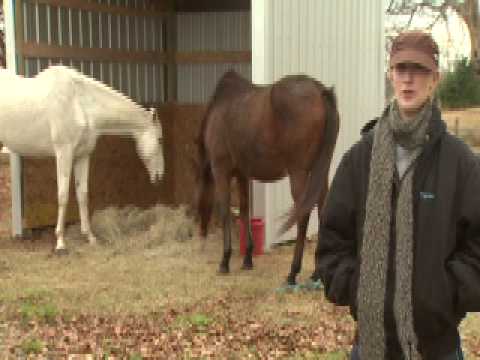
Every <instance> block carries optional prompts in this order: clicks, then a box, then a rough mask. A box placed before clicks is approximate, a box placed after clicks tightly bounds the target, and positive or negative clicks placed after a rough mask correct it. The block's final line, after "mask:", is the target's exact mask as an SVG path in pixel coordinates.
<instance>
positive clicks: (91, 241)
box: [88, 235, 97, 245]
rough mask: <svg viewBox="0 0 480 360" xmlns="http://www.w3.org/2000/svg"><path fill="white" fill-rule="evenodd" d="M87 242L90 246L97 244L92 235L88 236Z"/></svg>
mask: <svg viewBox="0 0 480 360" xmlns="http://www.w3.org/2000/svg"><path fill="white" fill-rule="evenodd" d="M88 242H89V244H90V245H95V244H96V243H97V238H96V237H95V236H93V235H89V236H88Z"/></svg>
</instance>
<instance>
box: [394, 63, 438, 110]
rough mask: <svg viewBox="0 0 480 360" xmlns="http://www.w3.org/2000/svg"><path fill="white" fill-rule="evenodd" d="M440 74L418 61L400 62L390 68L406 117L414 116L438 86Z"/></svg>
mask: <svg viewBox="0 0 480 360" xmlns="http://www.w3.org/2000/svg"><path fill="white" fill-rule="evenodd" d="M439 78H440V75H439V73H438V72H437V71H431V70H430V69H427V68H425V67H423V66H421V65H419V64H416V63H408V62H405V63H399V64H396V65H395V66H393V67H392V68H391V69H390V81H391V82H392V86H393V90H394V94H395V98H396V100H397V103H398V107H399V110H400V113H401V115H402V116H403V117H405V118H411V117H414V116H415V115H416V114H417V113H418V112H419V111H420V109H421V108H422V107H423V105H424V104H425V102H426V101H427V100H428V99H429V98H430V97H431V96H432V95H433V93H434V92H435V89H436V88H437V85H438V82H439Z"/></svg>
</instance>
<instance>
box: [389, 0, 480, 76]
mask: <svg viewBox="0 0 480 360" xmlns="http://www.w3.org/2000/svg"><path fill="white" fill-rule="evenodd" d="M386 1H388V5H387V15H410V20H409V21H408V23H407V26H406V28H408V27H409V26H410V24H411V22H412V20H413V18H414V16H417V15H422V14H425V12H429V13H430V14H433V15H434V16H433V17H432V21H431V22H430V24H429V25H427V28H430V29H431V28H432V27H433V26H434V25H435V23H436V22H438V20H439V19H443V20H445V22H446V23H447V24H448V16H447V14H448V11H455V12H456V13H457V14H458V15H459V16H460V17H461V18H462V19H463V20H464V21H465V24H466V25H467V28H468V31H469V33H470V42H471V56H470V59H471V62H472V64H473V66H474V69H475V72H476V74H477V75H480V19H479V17H480V14H479V0H386ZM394 30H405V29H394Z"/></svg>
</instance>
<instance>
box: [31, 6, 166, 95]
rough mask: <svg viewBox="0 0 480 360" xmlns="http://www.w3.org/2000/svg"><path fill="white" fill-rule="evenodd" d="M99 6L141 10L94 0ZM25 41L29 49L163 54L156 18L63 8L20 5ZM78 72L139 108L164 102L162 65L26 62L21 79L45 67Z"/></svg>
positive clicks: (97, 62) (45, 60)
mask: <svg viewBox="0 0 480 360" xmlns="http://www.w3.org/2000/svg"><path fill="white" fill-rule="evenodd" d="M96 2H98V3H103V4H110V5H118V6H130V7H136V8H145V2H144V1H143V0H135V1H126V0H97V1H96ZM23 16H24V19H25V22H24V34H25V40H26V41H29V42H34V43H42V44H51V45H57V46H74V47H86V48H97V47H98V48H108V49H123V50H129V49H131V50H162V49H163V46H164V44H163V41H162V38H163V20H162V19H159V18H157V17H144V16H142V17H139V16H122V15H115V14H107V13H102V12H94V11H81V10H76V9H69V8H66V7H64V6H60V7H57V6H50V5H43V4H40V5H39V4H37V3H35V2H33V1H25V2H24V3H23ZM52 63H61V64H64V65H69V66H72V67H75V68H77V69H78V70H80V71H81V72H83V73H85V74H87V75H90V76H93V77H95V78H97V79H98V80H100V81H103V82H105V83H107V84H109V85H110V86H112V87H114V88H116V89H119V90H121V91H122V92H124V93H125V94H127V95H128V96H130V97H132V98H133V99H134V100H136V101H138V102H149V103H150V102H151V103H153V102H163V101H164V99H165V98H164V91H163V83H164V81H163V70H162V65H157V64H155V65H153V64H148V65H147V64H136V63H113V62H109V61H103V62H99V61H88V60H84V61H71V60H70V59H59V60H57V59H55V60H48V59H35V58H27V59H25V75H26V76H35V75H36V74H37V73H38V72H39V71H41V70H43V69H45V68H46V67H47V66H48V65H49V64H52Z"/></svg>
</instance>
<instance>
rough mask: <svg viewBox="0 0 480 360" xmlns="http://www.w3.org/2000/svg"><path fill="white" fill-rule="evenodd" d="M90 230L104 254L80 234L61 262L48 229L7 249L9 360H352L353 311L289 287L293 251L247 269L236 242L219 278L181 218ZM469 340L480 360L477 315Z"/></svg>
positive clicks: (144, 218) (133, 218) (307, 263)
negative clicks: (228, 271) (226, 268)
mask: <svg viewBox="0 0 480 360" xmlns="http://www.w3.org/2000/svg"><path fill="white" fill-rule="evenodd" d="M93 224H94V227H95V230H96V232H97V234H98V235H99V239H100V244H99V245H97V246H89V245H86V244H85V242H84V240H83V239H81V238H80V237H79V235H78V229H77V228H76V227H72V228H71V229H70V231H69V234H68V237H67V246H68V247H69V254H68V255H67V256H62V257H58V256H55V255H54V254H53V253H52V247H53V245H54V239H53V236H52V234H51V232H48V231H47V232H42V233H38V234H33V236H32V238H31V239H30V240H27V241H21V242H19V241H18V240H17V241H14V240H10V239H3V240H0V251H1V253H2V255H4V256H3V257H2V259H0V277H1V278H2V283H1V285H0V287H1V289H0V358H1V359H24V358H32V359H128V360H138V359H211V358H215V359H323V360H340V359H347V354H348V352H349V350H350V348H351V343H352V338H353V332H354V325H353V322H352V321H351V318H350V317H349V315H348V311H347V310H346V309H345V308H338V307H334V306H333V305H331V304H329V303H328V302H327V301H325V299H324V297H323V294H322V292H321V291H304V290H297V291H287V290H286V289H285V288H283V287H282V285H283V282H284V279H285V276H286V274H287V272H288V270H289V267H290V261H291V256H292V252H293V249H292V248H291V247H289V246H282V247H278V248H275V249H273V250H272V251H271V252H269V253H268V254H266V255H262V256H258V257H256V258H255V259H254V262H255V269H254V270H252V271H242V270H240V267H241V263H242V258H241V256H240V255H239V254H238V244H237V243H236V248H235V249H234V250H235V254H234V256H233V257H232V261H231V274H230V275H228V276H219V275H217V273H216V270H217V267H218V262H219V260H220V258H221V254H222V243H221V239H220V236H219V235H218V233H215V234H212V235H211V236H210V237H209V238H208V239H207V242H206V243H202V242H201V240H200V239H199V238H198V237H197V236H196V235H195V228H194V225H193V224H192V223H191V221H190V220H189V219H188V217H186V216H185V215H184V211H183V210H182V209H177V210H171V209H160V208H158V209H153V210H150V211H148V212H147V213H145V212H142V211H139V210H138V209H123V210H121V211H120V210H112V209H110V210H107V211H105V212H102V213H99V214H96V215H95V216H94V219H93ZM313 251H314V243H313V242H310V243H308V244H307V246H306V252H305V258H304V270H303V272H302V275H301V276H300V278H299V281H301V282H302V281H305V280H306V279H307V278H308V275H309V274H310V273H311V271H312V268H313V265H312V262H313V261H312V259H313ZM462 339H463V342H464V348H465V349H466V353H467V357H466V358H467V359H480V319H479V317H478V316H469V317H468V318H467V319H466V320H465V322H464V324H463V326H462Z"/></svg>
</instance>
